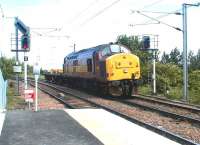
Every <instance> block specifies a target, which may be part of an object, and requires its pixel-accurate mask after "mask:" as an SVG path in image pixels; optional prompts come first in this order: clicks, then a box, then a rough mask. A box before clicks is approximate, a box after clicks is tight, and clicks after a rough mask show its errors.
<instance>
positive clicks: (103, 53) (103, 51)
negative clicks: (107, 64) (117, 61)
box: [101, 47, 111, 56]
mask: <svg viewBox="0 0 200 145" xmlns="http://www.w3.org/2000/svg"><path fill="white" fill-rule="evenodd" d="M110 54H111V51H110V48H109V47H106V48H104V49H103V50H102V52H101V55H102V56H107V55H110Z"/></svg>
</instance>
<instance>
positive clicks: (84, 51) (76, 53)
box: [65, 44, 109, 58]
mask: <svg viewBox="0 0 200 145" xmlns="http://www.w3.org/2000/svg"><path fill="white" fill-rule="evenodd" d="M108 45H109V44H102V45H98V46H95V47H91V48H86V49H82V50H80V51H77V52H72V53H70V54H68V55H67V56H66V57H68V58H69V57H70V58H71V57H76V56H78V55H79V54H81V53H86V52H90V53H93V52H95V51H98V50H100V49H102V48H105V47H106V46H108ZM66 57H65V58H66Z"/></svg>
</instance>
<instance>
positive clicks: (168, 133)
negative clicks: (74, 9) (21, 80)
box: [40, 82, 200, 145]
mask: <svg viewBox="0 0 200 145" xmlns="http://www.w3.org/2000/svg"><path fill="white" fill-rule="evenodd" d="M40 84H43V85H47V86H48V87H51V88H52V89H55V90H57V91H58V92H59V93H62V94H64V95H70V96H73V97H76V98H78V99H80V100H84V101H86V102H87V103H89V104H93V105H92V106H95V107H99V108H103V109H105V110H107V111H109V112H112V113H114V114H116V115H119V116H121V117H123V118H125V119H127V120H129V121H131V122H133V123H136V124H138V125H140V126H143V127H145V128H148V129H150V130H152V131H154V132H157V133H159V134H161V135H163V136H166V137H168V138H170V139H171V140H175V141H177V142H179V143H181V144H187V145H194V144H197V143H195V142H194V141H195V139H192V140H194V141H192V140H190V137H182V136H180V135H179V134H178V133H176V132H175V133H173V132H171V131H168V129H165V128H164V127H163V126H162V127H160V126H159V125H155V124H153V123H148V122H145V121H144V120H143V121H141V120H140V119H138V118H137V117H135V116H134V115H130V114H131V113H130V112H131V111H133V110H134V109H133V108H132V107H134V106H133V105H130V104H128V103H124V102H118V101H117V100H112V99H111V100H108V99H104V98H96V97H95V96H92V95H88V94H85V93H82V92H80V91H74V90H73V89H69V88H66V87H61V86H58V85H52V84H51V85H49V84H46V83H44V82H41V83H40ZM59 99H61V100H63V97H59ZM104 101H106V102H107V103H102V102H104ZM116 102H117V103H119V104H120V103H121V108H120V107H117V108H118V109H116V108H115V107H113V106H112V105H113V104H112V105H111V103H116ZM63 103H65V102H64V101H63ZM129 103H130V102H129ZM122 104H123V105H127V106H125V107H123V105H122ZM79 107H80V106H79ZM126 107H127V108H129V109H128V110H129V111H130V112H128V111H124V109H123V108H126ZM136 110H137V109H136ZM147 110H149V109H147ZM157 115H158V114H157ZM158 116H159V115H158ZM176 121H177V117H176V119H175V121H174V122H176ZM174 122H173V121H172V122H171V123H174ZM183 136H184V135H183ZM196 142H200V141H196Z"/></svg>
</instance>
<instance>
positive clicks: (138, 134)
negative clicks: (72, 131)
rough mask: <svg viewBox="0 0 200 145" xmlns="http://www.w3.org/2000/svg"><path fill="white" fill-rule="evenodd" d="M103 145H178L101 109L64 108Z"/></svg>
mask: <svg viewBox="0 0 200 145" xmlns="http://www.w3.org/2000/svg"><path fill="white" fill-rule="evenodd" d="M65 111H66V112H67V113H68V114H69V115H70V116H72V117H73V118H74V119H75V120H76V121H78V122H79V123H80V124H81V125H82V126H83V127H85V128H87V129H88V130H89V131H90V132H91V133H92V134H93V135H95V136H96V137H97V138H98V139H99V140H101V142H103V144H105V145H178V144H179V143H177V142H174V141H172V140H169V139H167V138H165V137H163V136H161V135H159V134H157V133H154V132H152V131H150V130H147V129H146V128H143V127H141V126H138V125H136V124H134V123H132V122H130V121H127V120H125V119H123V118H121V117H119V116H116V115H114V114H112V113H110V112H107V111H105V110H103V109H79V110H78V109H75V110H72V109H71V110H65Z"/></svg>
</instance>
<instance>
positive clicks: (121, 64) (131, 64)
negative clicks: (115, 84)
mask: <svg viewBox="0 0 200 145" xmlns="http://www.w3.org/2000/svg"><path fill="white" fill-rule="evenodd" d="M107 66H108V68H107V74H108V75H107V76H108V79H110V80H117V79H118V80H123V79H132V76H134V77H135V79H138V78H140V65H139V58H138V57H137V56H135V55H133V54H123V53H122V54H116V55H113V56H111V58H110V59H108V60H107Z"/></svg>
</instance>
